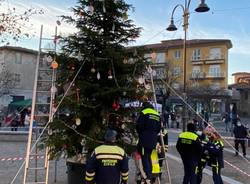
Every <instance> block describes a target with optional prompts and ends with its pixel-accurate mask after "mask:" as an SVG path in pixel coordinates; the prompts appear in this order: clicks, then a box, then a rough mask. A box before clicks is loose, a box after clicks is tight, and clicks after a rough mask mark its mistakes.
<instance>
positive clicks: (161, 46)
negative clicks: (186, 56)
mask: <svg viewBox="0 0 250 184" xmlns="http://www.w3.org/2000/svg"><path fill="white" fill-rule="evenodd" d="M183 41H184V40H183V39H174V40H163V41H161V43H156V44H148V45H141V46H144V47H146V48H148V49H157V50H166V49H169V48H179V47H183ZM208 44H226V45H227V48H228V49H230V48H232V42H231V40H227V39H192V40H187V41H186V45H187V47H190V46H196V45H208ZM135 47H138V46H135Z"/></svg>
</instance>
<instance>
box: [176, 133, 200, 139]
mask: <svg viewBox="0 0 250 184" xmlns="http://www.w3.org/2000/svg"><path fill="white" fill-rule="evenodd" d="M179 138H181V139H190V140H193V141H196V139H197V138H198V135H196V134H195V133H193V132H182V133H181V134H180V135H179Z"/></svg>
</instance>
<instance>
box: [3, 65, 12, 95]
mask: <svg viewBox="0 0 250 184" xmlns="http://www.w3.org/2000/svg"><path fill="white" fill-rule="evenodd" d="M14 85H15V84H14V81H13V76H12V74H11V73H10V72H9V71H8V70H7V68H6V66H5V64H4V63H1V64H0V97H1V96H3V95H6V94H9V93H10V90H11V89H12V88H13V87H14Z"/></svg>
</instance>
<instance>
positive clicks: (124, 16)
mask: <svg viewBox="0 0 250 184" xmlns="http://www.w3.org/2000/svg"><path fill="white" fill-rule="evenodd" d="M122 18H123V19H124V20H128V14H127V12H125V13H123V15H122Z"/></svg>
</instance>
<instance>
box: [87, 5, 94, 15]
mask: <svg viewBox="0 0 250 184" xmlns="http://www.w3.org/2000/svg"><path fill="white" fill-rule="evenodd" d="M88 12H89V15H93V14H94V7H93V6H92V5H89V7H88Z"/></svg>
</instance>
